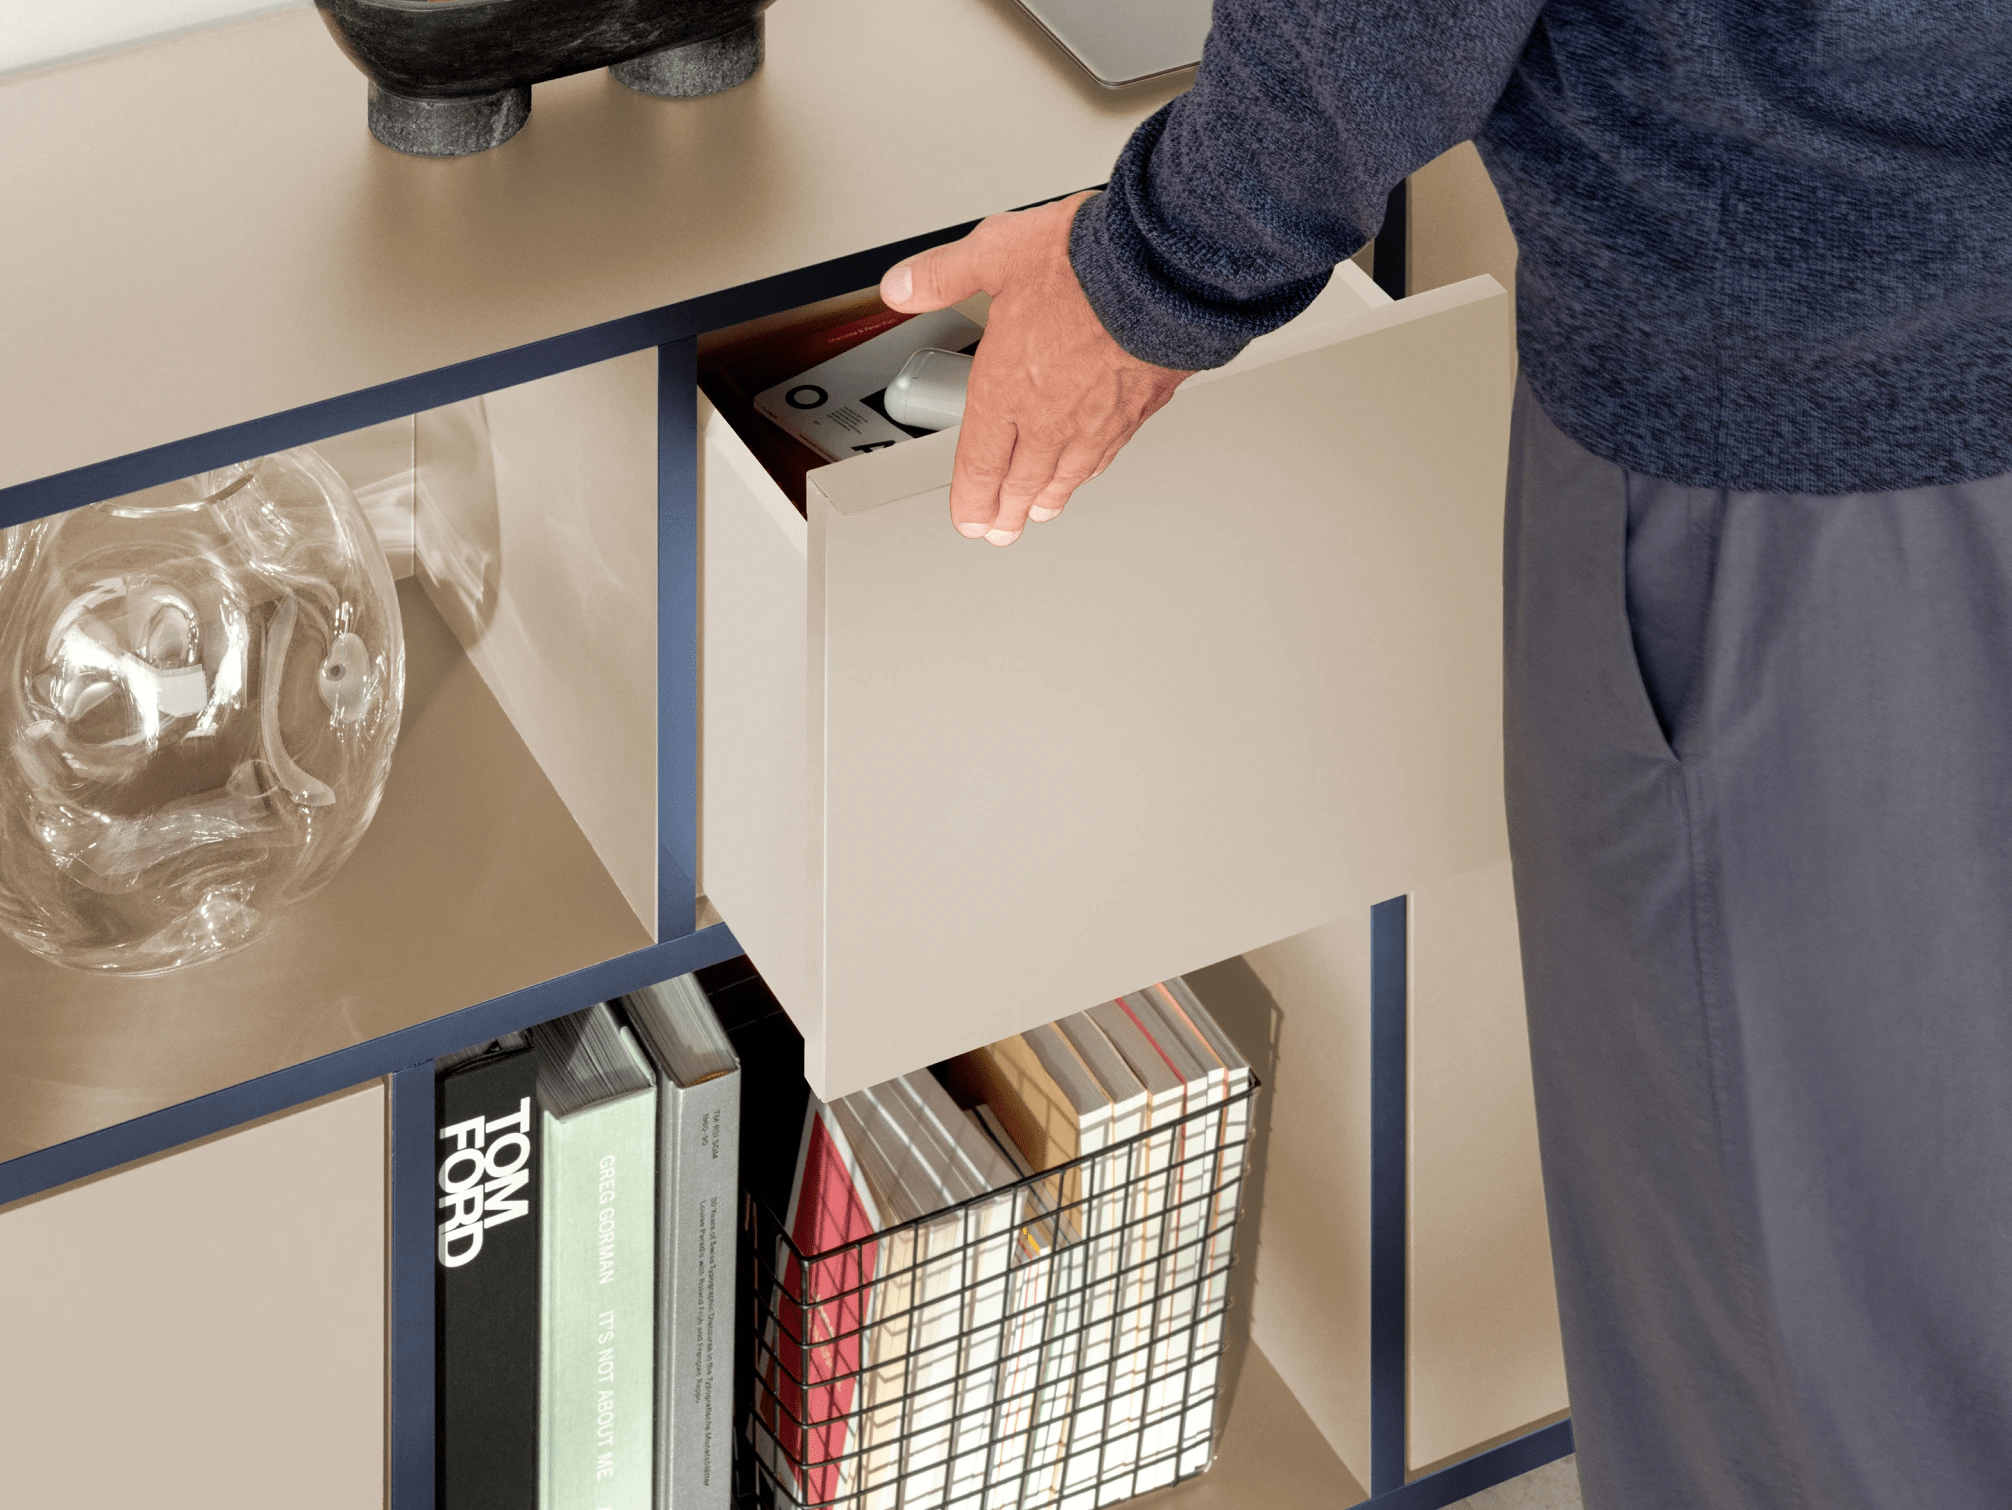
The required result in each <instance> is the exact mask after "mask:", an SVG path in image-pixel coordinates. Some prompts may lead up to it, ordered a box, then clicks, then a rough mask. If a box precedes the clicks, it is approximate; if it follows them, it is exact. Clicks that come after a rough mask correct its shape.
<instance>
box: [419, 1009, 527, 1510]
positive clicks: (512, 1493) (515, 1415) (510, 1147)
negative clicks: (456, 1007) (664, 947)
mask: <svg viewBox="0 0 2012 1510" xmlns="http://www.w3.org/2000/svg"><path fill="white" fill-rule="evenodd" d="M434 1105H435V1111H436V1118H435V1123H436V1126H437V1128H438V1130H439V1137H438V1139H437V1141H436V1143H435V1145H434V1155H435V1158H434V1169H435V1172H436V1179H435V1197H436V1200H437V1202H438V1211H437V1213H436V1220H437V1222H438V1240H437V1241H436V1243H435V1246H434V1268H433V1275H434V1304H435V1306H436V1310H435V1313H434V1315H435V1326H436V1332H435V1337H436V1342H435V1347H436V1349H437V1353H436V1359H435V1362H436V1366H437V1368H438V1373H437V1375H436V1384H435V1388H436V1390H437V1394H436V1396H435V1398H436V1400H437V1401H438V1418H437V1428H438V1437H437V1442H436V1451H437V1456H436V1459H435V1461H436V1463H437V1465H438V1466H437V1473H438V1475H439V1482H438V1490H439V1493H438V1510H538V1230H539V1221H538V1176H539V1165H540V1162H541V1161H540V1157H539V1155H540V1152H541V1150H540V1149H539V1146H538V1144H539V1136H538V1066H537V1061H536V1059H535V1058H534V1056H533V1055H532V1053H531V1049H530V1045H529V1042H528V1040H526V1038H525V1037H524V1035H523V1034H514V1035H512V1037H510V1038H506V1039H502V1040H499V1041H498V1042H496V1043H493V1044H486V1045H484V1046H482V1047H481V1048H479V1049H473V1050H468V1051H466V1052H464V1053H461V1054H455V1055H452V1056H450V1057H449V1058H447V1059H443V1060H441V1061H440V1065H439V1074H438V1078H437V1080H436V1081H435V1084H434Z"/></svg>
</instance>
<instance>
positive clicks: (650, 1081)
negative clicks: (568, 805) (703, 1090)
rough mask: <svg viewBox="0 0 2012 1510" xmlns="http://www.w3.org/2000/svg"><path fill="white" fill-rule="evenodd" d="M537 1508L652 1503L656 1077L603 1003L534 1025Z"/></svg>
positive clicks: (589, 1509)
mask: <svg viewBox="0 0 2012 1510" xmlns="http://www.w3.org/2000/svg"><path fill="white" fill-rule="evenodd" d="M531 1042H532V1046H533V1048H534V1049H535V1050H536V1053H537V1059H538V1101H539V1106H540V1119H541V1126H542V1129H543V1136H544V1143H545V1150H544V1152H545V1163H544V1186H543V1192H542V1194H543V1211H542V1213H541V1222H540V1254H541V1261H542V1264H543V1276H542V1279H543V1282H542V1285H541V1289H542V1292H543V1297H542V1302H541V1304H540V1307H539V1333H540V1369H539V1433H538V1460H539V1478H540V1481H541V1488H540V1491H539V1496H538V1503H539V1507H540V1510H650V1502H651V1498H652V1495H653V1491H654V1489H655V1482H654V1473H653V1469H652V1460H653V1457H654V1438H655V1431H654V1427H653V1395H654V1393H655V1382H656V1381H655V1368H654V1365H653V1355H654V1352H655V1343H656V1285H655V1274H654V1268H655V1263H654V1259H655V1248H656V1214H655V1212H656V1162H657V1158H656V1155H657V1129H656V1120H657V1081H656V1076H655V1074H654V1073H653V1072H652V1071H651V1069H650V1064H649V1061H648V1059H647V1058H646V1057H645V1056H644V1053H643V1051H642V1049H641V1047H640V1046H639V1045H638V1044H637V1042H636V1039H635V1035H634V1034H633V1033H632V1032H631V1031H630V1030H629V1029H627V1028H625V1027H622V1026H620V1025H619V1024H618V1023H617V1022H616V1020H615V1016H614V1013H613V1012H612V1011H611V1010H610V1008H609V1006H608V1004H607V1003H605V1002H603V1003H601V1004H600V1005H598V1006H594V1007H589V1008H588V1009H587V1010H586V1011H584V1012H576V1013H574V1014H573V1015H572V1016H570V1017H562V1018H559V1019H558V1020H557V1021H554V1022H549V1023H546V1024H544V1025H542V1026H541V1027H539V1028H536V1029H534V1030H533V1032H532V1035H531Z"/></svg>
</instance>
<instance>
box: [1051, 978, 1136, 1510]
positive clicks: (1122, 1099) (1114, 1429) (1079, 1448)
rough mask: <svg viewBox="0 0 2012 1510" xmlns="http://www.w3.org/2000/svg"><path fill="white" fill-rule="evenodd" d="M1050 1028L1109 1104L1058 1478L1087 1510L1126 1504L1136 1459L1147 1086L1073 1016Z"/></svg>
mask: <svg viewBox="0 0 2012 1510" xmlns="http://www.w3.org/2000/svg"><path fill="white" fill-rule="evenodd" d="M1054 1026H1055V1030H1056V1031H1057V1032H1058V1033H1060V1034H1061V1035H1062V1037H1063V1038H1064V1039H1065V1040H1067V1042H1068V1044H1069V1046H1070V1048H1072V1049H1073V1050H1075V1052H1076V1054H1077V1057H1078V1058H1079V1059H1080V1060H1081V1061H1082V1063H1083V1064H1084V1065H1085V1066H1086V1067H1087V1068H1088V1069H1089V1070H1090V1072H1091V1073H1092V1074H1093V1075H1095V1076H1096V1078H1097V1083H1098V1084H1099V1085H1100V1086H1102V1087H1103V1089H1104V1092H1105V1094H1107V1095H1108V1096H1109V1097H1110V1098H1111V1122H1110V1134H1109V1137H1108V1139H1107V1141H1106V1144H1105V1147H1106V1148H1107V1149H1108V1150H1110V1157H1109V1158H1108V1159H1100V1160H1098V1161H1097V1163H1096V1164H1095V1165H1093V1166H1092V1169H1091V1177H1092V1178H1091V1181H1089V1182H1086V1189H1085V1191H1084V1201H1085V1205H1086V1208H1087V1210H1088V1212H1089V1222H1088V1233H1087V1236H1086V1238H1085V1242H1086V1244H1087V1253H1086V1255H1085V1269H1086V1274H1087V1280H1086V1294H1085V1305H1086V1316H1085V1320H1084V1334H1083V1357H1082V1372H1081V1375H1080V1378H1079V1379H1078V1382H1077V1387H1076V1404H1075V1411H1074V1417H1073V1420H1072V1422H1071V1425H1070V1429H1069V1459H1068V1462H1067V1464H1066V1465H1065V1468H1064V1473H1063V1500H1062V1504H1063V1506H1064V1510H1085V1507H1089V1506H1094V1505H1102V1504H1108V1503H1112V1502H1114V1501H1116V1500H1120V1499H1124V1498H1126V1497H1127V1494H1126V1493H1125V1492H1124V1484H1125V1482H1126V1479H1125V1473H1126V1470H1127V1468H1128V1467H1129V1465H1130V1464H1132V1463H1133V1462H1136V1460H1137V1455H1138V1429H1137V1422H1138V1414H1139V1407H1140V1404H1141V1399H1142V1393H1143V1391H1142V1388H1141V1387H1140V1386H1139V1383H1138V1379H1137V1377H1136V1376H1137V1373H1138V1370H1139V1365H1140V1360H1141V1352H1142V1350H1141V1348H1140V1346H1139V1337H1140V1332H1141V1329H1142V1323H1141V1317H1142V1315H1143V1313H1144V1309H1145V1306H1146V1304H1147V1301H1148V1296H1149V1294H1150V1289H1149V1280H1148V1276H1149V1274H1150V1265H1151V1262H1152V1260H1153V1257H1154V1254H1153V1253H1152V1252H1151V1251H1150V1250H1149V1248H1148V1245H1147V1242H1146V1235H1145V1234H1146V1218H1147V1214H1148V1212H1149V1211H1150V1210H1151V1208H1152V1206H1153V1204H1154V1202H1155V1200H1156V1192H1155V1190H1154V1188H1153V1152H1154V1140H1153V1139H1152V1137H1151V1136H1150V1128H1149V1125H1148V1124H1149V1117H1148V1112H1149V1107H1148V1096H1147V1092H1146V1087H1145V1084H1144V1083H1143V1082H1142V1081H1141V1080H1140V1079H1139V1077H1138V1076H1137V1075H1136V1074H1134V1073H1133V1072H1132V1068H1131V1066H1130V1065H1128V1064H1127V1063H1126V1062H1125V1058H1124V1056H1123V1055H1121V1054H1120V1053H1119V1052H1118V1051H1117V1049H1116V1048H1115V1047H1114V1046H1113V1045H1112V1043H1111V1040H1110V1039H1109V1038H1108V1037H1107V1036H1106V1035H1105V1033H1104V1031H1103V1029H1101V1028H1099V1027H1098V1026H1097V1025H1096V1023H1094V1022H1092V1021H1091V1020H1090V1018H1089V1017H1088V1016H1087V1015H1085V1014H1083V1013H1080V1012H1079V1013H1076V1014H1074V1015H1072V1016H1069V1017H1065V1018H1063V1019H1061V1020H1060V1021H1059V1022H1057V1023H1056V1024H1055V1025H1054Z"/></svg>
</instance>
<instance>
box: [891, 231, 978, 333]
mask: <svg viewBox="0 0 2012 1510" xmlns="http://www.w3.org/2000/svg"><path fill="white" fill-rule="evenodd" d="M983 232H984V227H983V226H980V227H979V228H978V230H976V231H973V232H972V233H971V234H970V235H969V236H966V237H965V238H964V239H963V240H961V241H953V242H951V243H950V244H949V245H948V246H935V247H931V248H930V249H929V250H928V251H926V252H917V253H916V254H915V255H914V256H913V257H910V258H909V259H908V260H907V261H905V262H897V263H895V264H894V266H893V267H891V268H889V269H888V270H887V272H886V273H885V274H883V275H882V277H881V280H880V302H881V303H883V304H885V305H886V306H887V307H888V308H889V309H898V310H900V311H901V312H902V313H903V314H910V315H919V314H921V313H923V312H924V311H925V310H931V309H944V308H947V307H948V306H950V305H952V304H955V303H957V301H958V300H960V299H968V298H970V297H971V296H972V295H973V294H975V293H977V292H979V291H980V290H981V289H983V288H984V287H985V286H986V282H987V280H986V279H985V278H984V277H983V276H982V275H981V272H980V269H981V267H982V266H983V264H984V263H985V260H986V258H985V244H986V240H988V239H989V238H983ZM991 281H994V282H996V281H997V280H996V279H994V280H991Z"/></svg>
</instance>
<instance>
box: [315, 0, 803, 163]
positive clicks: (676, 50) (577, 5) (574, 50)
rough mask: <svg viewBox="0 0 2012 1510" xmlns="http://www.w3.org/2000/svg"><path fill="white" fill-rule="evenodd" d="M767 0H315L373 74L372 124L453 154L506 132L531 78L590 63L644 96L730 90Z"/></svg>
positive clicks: (748, 65)
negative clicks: (609, 72)
mask: <svg viewBox="0 0 2012 1510" xmlns="http://www.w3.org/2000/svg"><path fill="white" fill-rule="evenodd" d="M769 4H770V0H315V8H316V9H318V10H319V11H320V12H321V19H322V20H323V21H324V22H325V23H327V26H328V29H329V31H330V32H331V33H332V34H333V35H334V37H335V40H336V42H337V43H338V44H339V45H340V46H341V48H342V50H343V51H344V52H346V53H347V54H349V59H350V61H351V62H353V63H354V64H356V66H357V67H358V68H360V69H361V70H362V71H363V73H364V75H365V76H366V77H367V78H368V79H369V80H370V130H371V134H372V135H374V136H375V137H376V138H377V139H378V140H379V141H381V142H383V143H384V144H385V145H386V146H388V147H395V148H397V149H398V150H399V151H401V152H412V153H417V154H419V155H421V156H427V157H454V156H460V155H462V154H464V153H468V152H480V151H482V150H483V149H485V148H487V147H493V146H496V145H497V144H498V143H499V142H504V141H507V140H509V139H510V137H512V136H514V135H515V134H516V132H517V129H518V128H519V127H520V126H522V125H523V124H524V121H525V118H526V117H527V116H528V115H529V114H530V113H531V86H532V85H533V84H539V83H543V82H544V81H545V80H547V79H556V78H562V77H564V76H565V75H567V74H570V73H584V72H585V71H586V70H588V69H590V68H612V69H613V70H614V73H615V77H616V78H618V79H620V80H621V81H622V82H623V83H624V84H627V85H628V86H629V87H630V88H631V89H636V90H640V91H641V92H643V93H645V94H658V95H669V96H673V97H681V98H689V97H691V96H694V95H702V94H714V93H717V92H718V91H719V90H722V89H730V88H732V87H733V86H734V85H735V84H738V83H741V82H742V81H743V80H745V79H747V78H748V77H750V76H751V75H752V74H753V73H754V71H755V70H756V69H757V68H759V67H760V66H761V57H762V18H761V13H762V12H763V11H764V10H766V9H767V8H768V6H769Z"/></svg>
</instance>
